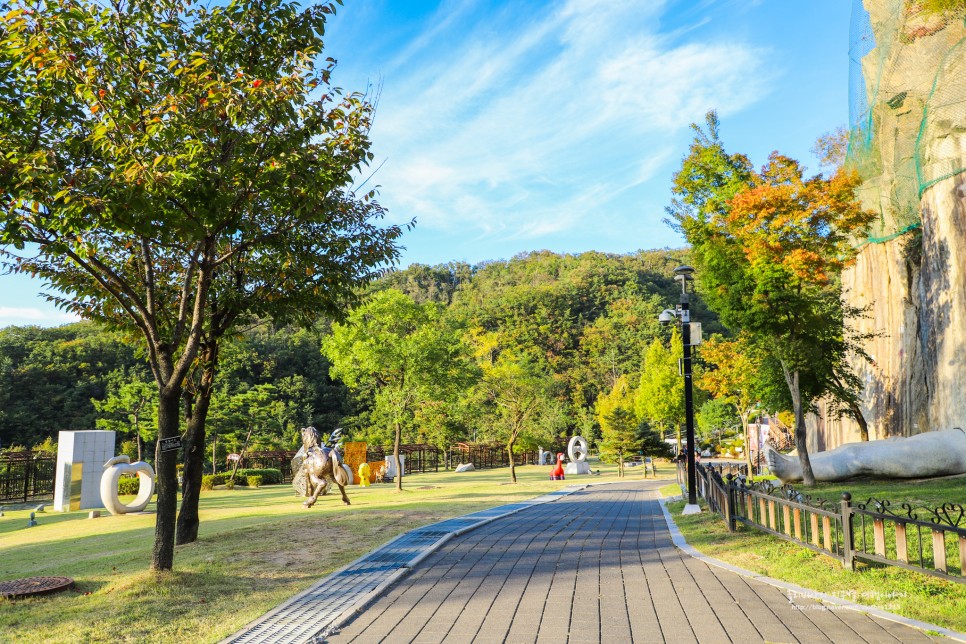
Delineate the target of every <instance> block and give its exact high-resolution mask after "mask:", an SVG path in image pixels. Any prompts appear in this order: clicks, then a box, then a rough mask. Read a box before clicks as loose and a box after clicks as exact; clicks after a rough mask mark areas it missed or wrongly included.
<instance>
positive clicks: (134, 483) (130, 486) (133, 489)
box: [117, 476, 141, 495]
mask: <svg viewBox="0 0 966 644" xmlns="http://www.w3.org/2000/svg"><path fill="white" fill-rule="evenodd" d="M140 489H141V479H140V477H138V476H122V477H121V478H119V479H118V480H117V493H118V494H121V495H125V494H137V493H138V490H140Z"/></svg>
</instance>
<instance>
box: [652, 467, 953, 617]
mask: <svg viewBox="0 0 966 644" xmlns="http://www.w3.org/2000/svg"><path fill="white" fill-rule="evenodd" d="M669 487H670V486H669ZM798 489H800V490H801V491H802V492H803V493H805V494H809V495H811V496H812V497H813V498H824V499H828V500H830V501H836V502H837V501H839V500H840V499H841V495H842V492H845V491H848V492H850V493H851V494H852V499H853V503H861V502H864V501H866V500H867V499H868V498H869V497H875V498H876V499H879V500H883V499H888V500H889V501H890V502H891V505H892V506H893V507H894V508H895V509H896V510H898V509H899V506H900V505H901V504H902V503H904V502H907V503H910V504H912V505H914V506H921V505H926V506H936V505H941V504H943V503H957V504H962V503H964V501H966V478H946V479H939V480H932V481H909V482H896V481H875V480H862V481H849V482H846V483H835V484H831V483H826V484H821V485H816V486H815V487H812V488H798ZM662 492H664V490H663V489H662ZM678 493H679V492H678ZM664 494H665V495H666V496H670V495H671V494H669V493H668V492H664ZM683 507H684V504H683V502H675V503H669V504H668V509H669V511H671V513H672V515H673V516H674V520H675V522H676V523H677V524H678V527H679V528H680V530H681V533H682V534H683V535H684V537H685V539H687V541H688V543H689V544H691V545H692V546H694V547H695V548H697V549H698V550H699V551H701V552H703V553H704V554H706V555H709V556H711V557H715V558H718V559H721V560H722V561H726V562H728V563H731V564H734V565H736V566H740V567H742V568H745V569H747V570H750V571H752V572H756V573H759V574H762V575H767V576H769V577H774V578H776V579H782V580H784V581H788V582H791V583H794V584H798V585H800V586H804V587H806V588H810V589H814V590H818V591H821V592H824V593H828V594H831V595H835V596H838V597H842V598H845V599H851V600H853V601H856V602H858V603H861V604H867V605H870V606H877V607H880V608H883V609H885V610H889V611H892V612H894V613H898V614H899V615H904V616H906V617H911V618H914V619H919V620H923V621H926V622H931V623H934V624H938V625H940V626H944V627H946V628H951V629H954V630H957V631H961V632H966V585H964V584H959V583H956V582H951V581H945V580H943V579H938V578H936V577H931V576H929V575H925V574H920V573H916V572H911V571H907V570H903V569H901V568H896V567H887V566H877V565H864V564H859V566H858V570H857V571H856V572H854V573H853V572H849V571H847V570H845V569H844V568H843V566H842V564H841V563H840V562H839V561H837V560H835V559H832V558H830V557H826V556H823V555H820V554H817V553H815V552H813V551H811V550H808V549H807V548H803V547H801V546H798V545H795V544H793V543H790V542H788V541H784V540H782V539H779V538H777V537H773V536H771V535H768V534H766V533H764V532H761V531H759V530H755V529H753V528H749V527H745V526H739V528H738V531H737V532H735V533H729V532H728V531H727V529H726V528H725V524H724V521H722V520H721V518H720V517H719V516H717V515H715V514H713V513H711V512H707V511H706V512H704V513H702V514H700V515H692V516H681V514H680V512H681V509H682V508H683ZM702 507H704V508H705V510H707V506H706V505H704V503H703V502H702ZM923 518H924V519H925V518H926V517H923ZM887 525H888V524H887ZM869 528H870V529H871V526H869ZM858 538H859V536H858V535H857V539H858ZM890 538H891V537H890V533H888V530H887V543H888V540H889V539H890ZM870 539H871V537H870ZM950 541H951V540H947V542H950ZM924 542H925V544H924V545H925V546H926V548H925V549H926V550H927V552H926V557H927V558H929V557H930V556H931V547H932V546H931V543H929V542H928V540H927V539H924ZM949 547H953V546H949ZM953 552H955V555H953ZM947 556H948V557H949V560H950V562H955V561H958V550H956V551H952V550H950V551H948V554H947ZM952 567H955V566H952Z"/></svg>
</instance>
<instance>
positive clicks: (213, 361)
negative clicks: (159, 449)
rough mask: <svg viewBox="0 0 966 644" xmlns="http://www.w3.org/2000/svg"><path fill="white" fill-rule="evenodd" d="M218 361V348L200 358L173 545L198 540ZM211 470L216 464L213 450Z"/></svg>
mask: <svg viewBox="0 0 966 644" xmlns="http://www.w3.org/2000/svg"><path fill="white" fill-rule="evenodd" d="M217 361H218V348H217V346H215V347H211V346H206V347H205V349H204V354H203V362H204V370H203V371H202V373H201V382H200V383H199V385H198V392H197V395H196V396H195V397H194V400H193V404H192V405H191V407H190V413H189V416H188V431H187V435H186V436H185V445H184V471H183V473H182V475H183V477H184V483H183V485H182V487H181V511H180V512H179V513H178V527H177V533H176V535H175V543H176V544H178V545H182V544H185V543H192V542H194V541H196V540H197V539H198V526H199V525H200V523H201V521H200V519H199V518H198V507H199V505H200V504H201V479H202V477H203V476H204V466H205V421H206V420H207V419H208V409H209V408H210V406H211V394H212V391H213V390H212V385H213V384H214V380H215V373H216V368H217ZM211 456H212V459H211V462H212V466H214V462H215V458H214V457H215V452H214V447H212V454H211Z"/></svg>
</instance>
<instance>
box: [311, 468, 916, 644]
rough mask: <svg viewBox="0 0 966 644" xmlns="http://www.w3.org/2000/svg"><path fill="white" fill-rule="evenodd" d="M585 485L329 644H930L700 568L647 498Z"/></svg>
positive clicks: (469, 536) (451, 559) (479, 538)
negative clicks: (677, 545)
mask: <svg viewBox="0 0 966 644" xmlns="http://www.w3.org/2000/svg"><path fill="white" fill-rule="evenodd" d="M665 483H666V482H657V483H654V482H648V483H645V482H634V483H622V484H614V485H601V486H593V487H590V488H587V489H585V490H583V491H579V492H576V493H574V494H571V495H569V496H566V497H563V498H561V499H558V500H556V501H554V502H553V503H546V504H543V505H535V506H533V507H529V508H527V509H525V510H522V511H520V512H517V513H515V514H513V515H510V516H507V517H504V518H501V519H499V520H496V521H493V522H491V523H488V524H487V525H485V526H483V527H480V528H476V529H474V530H472V531H470V532H468V533H466V534H463V535H461V536H459V537H456V538H453V539H451V540H449V541H448V542H447V543H445V544H444V545H443V546H442V547H441V548H440V549H439V550H437V551H436V552H435V553H433V554H431V555H429V556H428V557H427V558H426V559H425V560H423V561H421V562H420V563H418V564H416V565H414V566H413V568H412V572H411V573H410V574H409V575H408V576H406V577H405V578H403V579H402V581H401V582H400V583H397V584H396V585H395V586H393V587H392V588H391V589H390V590H389V591H388V592H387V593H385V594H384V595H382V597H381V598H380V599H378V600H376V601H375V602H374V603H372V604H371V605H370V606H369V607H368V608H367V609H366V610H364V611H363V612H362V613H360V614H359V615H358V616H357V617H356V618H355V619H354V620H352V621H351V622H348V623H347V624H344V625H343V626H342V628H341V631H340V632H337V633H335V634H330V635H329V636H328V638H327V640H326V641H328V642H332V643H333V644H334V643H336V642H359V643H365V644H368V643H370V642H454V643H459V642H480V643H489V642H511V643H516V642H537V643H543V642H547V643H548V644H550V643H552V644H560V643H563V642H662V641H665V642H714V643H717V642H732V641H733V642H762V641H767V642H829V641H832V642H850V643H851V642H875V643H880V642H897V641H898V642H928V641H931V640H932V639H933V638H930V637H929V636H927V635H926V634H925V633H924V632H923V631H920V630H917V629H915V628H911V627H909V626H906V625H903V624H898V623H895V622H891V621H887V620H883V619H880V618H876V617H870V616H869V615H866V614H864V613H861V612H858V611H854V610H848V609H844V608H840V607H835V606H831V607H828V606H825V605H823V604H821V603H820V602H818V601H816V600H814V599H810V598H808V597H794V598H792V599H793V600H794V603H793V601H790V597H789V593H788V591H785V590H782V589H780V588H777V587H775V586H772V585H769V584H766V583H763V582H761V581H757V580H755V579H749V578H747V577H743V576H741V575H738V574H735V573H732V572H729V571H726V570H722V569H720V568H717V567H712V566H708V565H707V564H705V563H704V562H702V561H700V560H698V559H695V558H692V557H690V556H689V555H687V554H684V553H682V552H681V551H679V550H678V549H676V548H675V547H674V546H673V545H672V542H671V535H670V533H669V531H668V529H667V525H666V523H665V520H664V516H663V514H662V511H661V507H660V505H659V502H658V501H657V494H656V488H657V486H659V485H662V484H665Z"/></svg>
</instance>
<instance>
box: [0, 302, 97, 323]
mask: <svg viewBox="0 0 966 644" xmlns="http://www.w3.org/2000/svg"><path fill="white" fill-rule="evenodd" d="M79 320H80V318H79V317H77V316H76V315H72V314H70V313H64V312H62V311H56V310H42V309H39V308H35V307H14V306H0V322H2V323H4V324H24V325H28V324H36V325H40V326H50V325H55V324H67V323H68V322H77V321H79Z"/></svg>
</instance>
